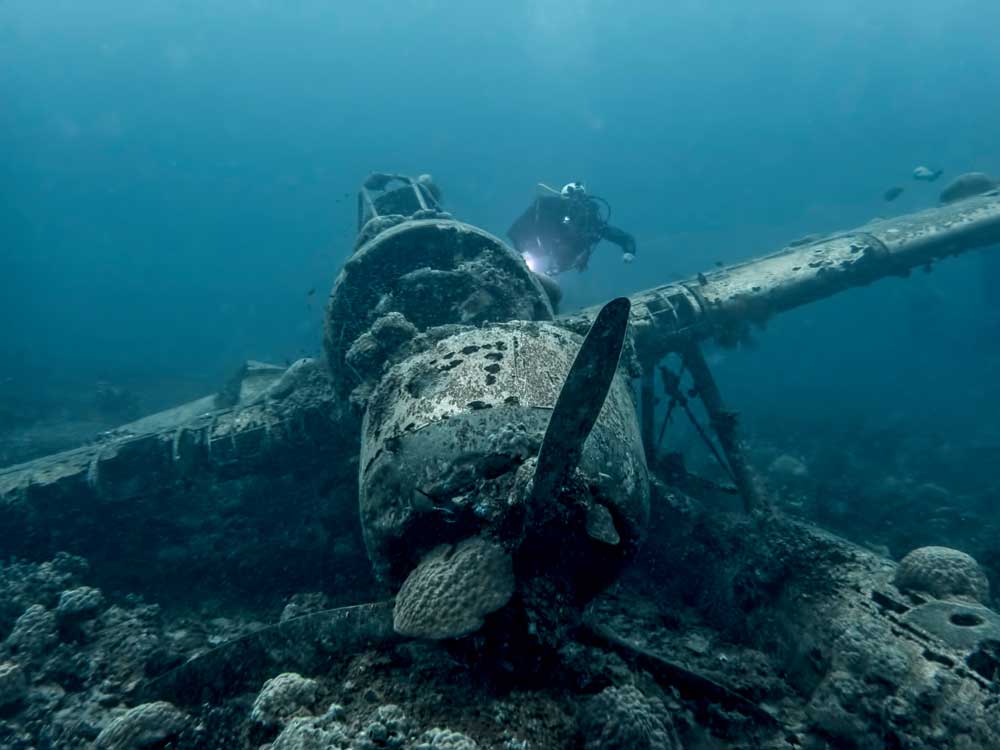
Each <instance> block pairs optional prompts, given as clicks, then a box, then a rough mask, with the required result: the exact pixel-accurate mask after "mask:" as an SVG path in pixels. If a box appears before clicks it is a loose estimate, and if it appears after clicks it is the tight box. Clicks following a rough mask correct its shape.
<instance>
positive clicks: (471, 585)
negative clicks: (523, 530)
mask: <svg viewBox="0 0 1000 750" xmlns="http://www.w3.org/2000/svg"><path fill="white" fill-rule="evenodd" d="M513 595H514V568H513V564H512V562H511V558H510V555H509V554H508V553H507V552H505V551H504V550H503V549H502V548H501V547H500V546H499V545H497V544H495V543H494V542H490V541H487V540H486V539H483V538H482V537H470V538H469V539H464V540H463V541H461V542H459V543H458V544H442V545H441V546H439V547H435V548H434V549H433V550H431V551H430V552H429V553H427V555H426V556H425V557H424V559H423V560H421V561H420V564H419V565H417V567H416V568H414V569H413V572H411V573H410V575H409V576H408V577H407V579H406V581H404V582H403V586H402V588H400V590H399V593H398V594H397V595H396V606H395V609H394V611H393V626H394V627H395V629H396V632H397V633H399V634H401V635H406V636H412V637H416V638H431V639H434V640H441V639H444V638H458V637H460V636H463V635H468V634H469V633H474V632H475V631H477V630H479V628H481V627H482V626H483V618H484V617H485V616H486V615H488V614H490V613H491V612H495V611H496V610H498V609H500V608H501V607H503V606H504V605H505V604H506V603H507V602H509V601H510V598H511V597H512V596H513Z"/></svg>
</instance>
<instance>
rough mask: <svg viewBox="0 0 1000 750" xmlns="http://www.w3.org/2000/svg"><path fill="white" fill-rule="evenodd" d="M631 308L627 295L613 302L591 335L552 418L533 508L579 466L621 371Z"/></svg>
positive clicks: (540, 459) (536, 477) (538, 469)
mask: <svg viewBox="0 0 1000 750" xmlns="http://www.w3.org/2000/svg"><path fill="white" fill-rule="evenodd" d="M631 306H632V305H631V303H630V302H629V300H628V298H627V297H619V298H618V299H613V300H611V302H609V303H608V304H606V305H605V306H604V307H603V308H601V311H600V312H599V313H598V314H597V319H596V320H595V321H594V324H593V325H592V326H591V327H590V330H589V331H588V332H587V338H585V339H584V341H583V346H581V347H580V351H579V352H577V354H576V359H574V360H573V366H572V367H570V370H569V375H567V376H566V382H564V383H563V387H562V390H561V391H559V398H558V399H556V405H555V407H554V408H553V409H552V415H551V416H550V417H549V426H548V427H547V428H546V430H545V439H544V440H542V447H541V449H540V450H539V451H538V464H537V465H536V466H535V475H534V479H533V486H532V491H531V498H530V499H529V501H528V502H529V508H537V507H538V506H537V502H538V501H544V499H546V498H549V497H551V496H552V495H553V494H554V493H556V492H558V490H559V488H560V487H561V486H562V485H563V484H564V483H565V482H566V480H567V479H568V478H569V477H570V475H572V473H573V471H574V470H575V469H576V467H577V464H579V463H580V457H581V455H582V454H583V444H584V443H585V442H586V441H587V436H588V435H590V431H591V430H592V429H593V428H594V423H595V422H596V421H597V416H598V415H599V414H600V413H601V407H602V406H604V400H605V399H606V398H607V396H608V391H609V390H610V389H611V383H612V381H613V380H614V377H615V373H616V372H617V371H618V360H619V359H621V354H622V348H623V347H624V346H625V333H626V332H627V331H628V314H629V310H630V309H631Z"/></svg>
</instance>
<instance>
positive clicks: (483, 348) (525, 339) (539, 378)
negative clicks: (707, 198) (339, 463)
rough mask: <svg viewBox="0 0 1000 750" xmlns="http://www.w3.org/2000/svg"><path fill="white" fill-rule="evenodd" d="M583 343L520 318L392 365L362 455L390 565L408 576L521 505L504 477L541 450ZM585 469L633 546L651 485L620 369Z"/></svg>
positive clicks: (379, 548) (383, 561)
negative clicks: (411, 568)
mask: <svg viewBox="0 0 1000 750" xmlns="http://www.w3.org/2000/svg"><path fill="white" fill-rule="evenodd" d="M580 341H581V340H580V339H579V338H578V337H577V336H575V335H574V334H572V333H570V332H568V331H565V330H563V329H561V328H559V327H558V326H556V325H553V324H551V323H531V322H526V321H515V322H511V323H504V324H498V325H494V326H489V327H485V328H481V329H473V330H469V331H466V332H463V333H460V334H457V335H454V336H451V337H448V338H446V339H444V340H442V341H440V342H438V343H437V344H436V345H435V346H433V347H432V348H430V349H429V350H427V351H426V352H423V353H421V354H418V355H416V356H413V357H410V358H409V359H407V360H406V361H404V362H402V363H400V364H398V365H396V366H395V367H393V368H392V369H391V370H390V371H389V372H388V373H387V374H386V376H385V377H384V378H383V380H382V382H381V383H380V385H379V387H378V389H377V390H376V392H375V393H374V395H373V397H372V398H371V400H370V401H369V404H368V410H367V412H366V415H365V419H364V423H363V427H362V448H361V457H360V505H361V520H362V526H363V527H364V530H365V541H366V544H367V545H368V550H369V554H370V556H371V557H372V560H373V562H374V564H375V566H376V568H377V569H378V571H379V574H380V575H382V576H383V577H384V578H387V579H389V580H393V579H395V578H398V577H400V576H402V575H405V573H406V572H408V565H410V564H411V563H413V561H414V559H416V558H418V557H419V555H420V554H422V553H423V552H425V551H427V549H429V548H431V547H433V546H436V545H437V544H440V543H443V542H447V541H452V540H453V539H452V537H454V539H459V538H462V535H463V534H469V533H475V532H476V531H477V530H478V529H480V528H481V527H482V526H483V525H484V524H488V523H492V522H499V521H497V519H501V520H502V518H503V517H505V516H506V515H507V514H508V513H509V512H511V507H512V506H510V503H509V502H508V499H509V497H512V494H511V493H512V492H513V490H512V489H511V488H510V487H508V486H501V485H504V483H505V482H506V483H507V484H509V483H510V482H512V481H514V480H515V474H517V469H518V467H519V466H521V465H523V464H524V463H525V462H526V461H527V460H528V459H531V458H533V457H534V456H535V455H536V454H537V452H538V449H539V446H540V445H541V440H542V436H543V435H544V432H545V429H546V426H547V424H548V420H549V415H550V414H551V412H552V408H553V406H554V405H555V403H556V400H557V398H558V397H559V393H560V390H561V389H562V386H563V383H564V381H565V378H566V376H567V374H568V373H569V371H570V368H571V366H572V364H573V360H574V357H575V356H576V353H577V350H578V349H579V346H580ZM580 468H581V471H583V472H584V473H585V474H586V475H588V476H591V477H593V478H594V480H595V481H596V482H598V484H600V486H601V489H600V492H601V494H602V497H604V498H605V500H604V502H607V503H609V504H610V505H611V506H612V507H614V508H616V509H617V510H616V512H617V514H618V515H617V518H618V519H619V521H620V522H621V523H622V524H623V529H620V531H623V532H624V533H623V535H624V536H625V537H626V539H627V543H626V544H625V545H623V548H624V549H629V550H630V549H632V548H633V546H634V545H635V544H636V543H637V542H638V540H639V539H640V538H641V536H642V534H643V533H644V528H645V523H646V520H647V518H648V512H649V511H648V487H647V483H646V466H645V460H644V456H643V452H642V447H641V439H640V436H639V430H638V424H637V420H636V415H635V406H634V404H633V403H632V399H631V393H630V391H629V387H628V384H627V382H626V381H625V379H624V378H623V377H622V376H620V375H619V376H617V377H616V378H615V380H614V382H613V383H612V387H611V390H610V392H609V394H608V398H607V400H606V401H605V402H604V406H603V408H602V409H601V412H600V416H599V417H598V419H597V423H596V426H595V428H594V430H593V431H592V432H591V434H590V437H589V438H588V439H587V441H586V443H585V444H584V450H583V456H582V460H581V463H580ZM514 494H516V493H514ZM510 502H513V501H510ZM514 510H517V508H516V507H514ZM418 527H419V529H420V533H417V532H415V531H414V529H416V528H418Z"/></svg>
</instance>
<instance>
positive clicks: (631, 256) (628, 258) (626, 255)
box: [622, 253, 635, 263]
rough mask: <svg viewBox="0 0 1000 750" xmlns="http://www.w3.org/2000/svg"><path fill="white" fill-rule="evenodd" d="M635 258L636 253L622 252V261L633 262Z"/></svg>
mask: <svg viewBox="0 0 1000 750" xmlns="http://www.w3.org/2000/svg"><path fill="white" fill-rule="evenodd" d="M633 260H635V253H622V262H623V263H631V262H632V261H633Z"/></svg>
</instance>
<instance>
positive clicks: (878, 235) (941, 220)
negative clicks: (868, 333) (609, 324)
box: [560, 192, 1000, 361]
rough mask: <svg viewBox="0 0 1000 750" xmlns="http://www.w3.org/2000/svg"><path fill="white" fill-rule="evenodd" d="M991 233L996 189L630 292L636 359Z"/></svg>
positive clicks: (580, 318) (730, 336)
mask: <svg viewBox="0 0 1000 750" xmlns="http://www.w3.org/2000/svg"><path fill="white" fill-rule="evenodd" d="M994 243H1000V196H998V195H997V194H996V193H995V192H994V193H992V194H989V195H985V196H982V197H978V198H971V199H969V200H966V201H962V202H959V203H956V204H953V205H950V206H945V207H942V208H934V209H929V210H927V211H923V212H920V213H916V214H909V215H906V216H900V217H896V218H893V219H887V220H880V221H876V222H872V223H870V224H867V225H865V226H863V227H859V228H858V229H855V230H851V231H848V232H843V233H839V234H836V235H832V236H830V237H826V238H822V239H818V240H815V241H813V242H808V243H803V244H796V245H795V246H789V247H786V248H783V249H782V250H780V251H778V252H776V253H773V254H771V255H766V256H763V257H760V258H755V259H752V260H748V261H745V262H742V263H736V264H733V265H729V266H726V267H724V268H721V269H717V270H714V271H710V272H706V273H704V274H699V275H698V276H696V277H695V278H693V279H688V280H686V281H680V282H673V283H670V284H665V285H663V286H659V287H655V288H653V289H648V290H646V291H643V292H638V293H636V294H633V295H632V296H631V297H630V299H631V300H632V326H633V330H634V331H635V336H636V350H637V352H638V354H639V356H640V357H641V358H642V359H643V360H645V361H656V360H657V359H658V358H659V357H661V356H663V355H664V354H666V353H668V352H671V351H677V350H678V349H679V348H680V347H681V346H682V343H683V341H684V340H685V339H690V338H694V339H696V340H697V339H706V338H712V337H716V338H719V339H720V340H721V341H722V342H723V343H726V342H731V341H734V340H736V339H738V338H739V337H740V336H741V335H742V332H743V331H744V330H745V329H746V327H747V326H749V325H752V324H759V323H763V322H765V321H766V320H767V319H768V318H770V317H771V316H772V315H775V314H778V313H781V312H784V311H786V310H790V309H792V308H795V307H800V306H802V305H805V304H809V303H811V302H815V301H817V300H820V299H823V298H825V297H830V296H832V295H834V294H837V293H839V292H841V291H844V290H846V289H850V288H852V287H856V286H864V285H866V284H870V283H872V282H874V281H877V280H879V279H881V278H885V277H887V276H900V275H906V274H907V273H909V272H910V270H912V269H913V268H917V267H920V266H924V265H927V264H929V263H932V262H933V261H935V260H938V259H941V258H945V257H948V256H951V255H958V254H960V253H964V252H967V251H970V250H974V249H976V248H980V247H985V246H987V245H991V244H994ZM598 310H599V308H598V307H592V308H587V309H586V310H583V311H581V312H578V313H574V314H572V315H567V316H563V317H562V318H560V322H562V323H563V324H564V325H567V326H568V327H570V328H572V329H573V330H576V331H581V330H586V328H587V327H588V326H589V325H590V321H592V320H593V319H594V317H595V316H596V314H597V312H598Z"/></svg>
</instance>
